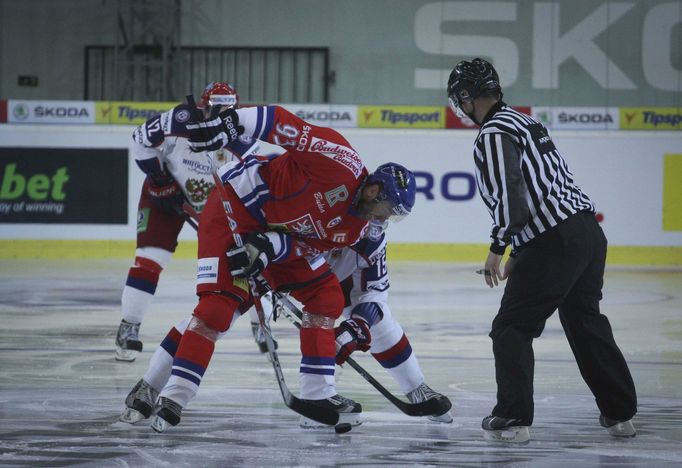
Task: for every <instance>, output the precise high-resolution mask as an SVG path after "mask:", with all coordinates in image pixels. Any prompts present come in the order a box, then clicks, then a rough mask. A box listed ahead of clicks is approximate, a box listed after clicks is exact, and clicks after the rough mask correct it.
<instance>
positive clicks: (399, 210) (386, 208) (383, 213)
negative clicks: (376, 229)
mask: <svg viewBox="0 0 682 468" xmlns="http://www.w3.org/2000/svg"><path fill="white" fill-rule="evenodd" d="M409 214H410V211H409V210H407V209H405V207H404V206H403V205H402V204H397V205H396V204H394V203H392V202H391V201H390V200H388V199H386V198H383V197H381V196H379V197H377V198H375V199H374V205H373V206H372V208H371V215H372V219H374V220H377V221H391V222H393V223H398V222H400V221H402V220H403V219H405V218H407V215H409Z"/></svg>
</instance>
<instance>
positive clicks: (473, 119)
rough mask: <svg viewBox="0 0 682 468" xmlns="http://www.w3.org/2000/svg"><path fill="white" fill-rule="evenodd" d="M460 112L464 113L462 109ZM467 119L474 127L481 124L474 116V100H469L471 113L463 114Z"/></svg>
mask: <svg viewBox="0 0 682 468" xmlns="http://www.w3.org/2000/svg"><path fill="white" fill-rule="evenodd" d="M462 112H464V109H462ZM464 113H465V114H466V116H467V117H469V118H470V119H471V120H472V122H474V123H475V124H476V125H478V126H480V125H481V122H479V121H478V120H476V117H474V115H475V114H476V104H475V103H474V100H473V99H472V100H471V112H464Z"/></svg>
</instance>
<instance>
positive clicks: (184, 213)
mask: <svg viewBox="0 0 682 468" xmlns="http://www.w3.org/2000/svg"><path fill="white" fill-rule="evenodd" d="M175 211H176V212H177V213H178V215H179V216H180V217H181V218H183V219H184V220H185V221H186V222H187V224H189V225H190V226H191V227H192V228H193V229H194V230H195V231H199V225H198V224H197V222H198V221H199V219H198V214H197V212H196V210H195V209H194V208H193V207H192V205H190V204H189V203H187V202H185V203H183V204H182V206H177V207H176V210H175Z"/></svg>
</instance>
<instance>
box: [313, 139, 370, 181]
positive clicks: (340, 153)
mask: <svg viewBox="0 0 682 468" xmlns="http://www.w3.org/2000/svg"><path fill="white" fill-rule="evenodd" d="M310 151H314V152H316V153H322V154H324V155H325V156H328V157H331V158H332V159H333V160H334V161H336V162H338V163H339V164H342V165H343V166H345V167H347V168H348V169H350V171H351V172H352V173H353V175H354V176H355V178H358V177H360V174H361V173H362V161H360V157H359V156H358V154H357V153H356V152H355V150H353V149H351V148H348V147H346V146H342V145H339V144H336V143H331V142H329V141H327V140H320V139H319V138H313V143H312V144H311V145H310Z"/></svg>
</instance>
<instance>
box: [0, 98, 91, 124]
mask: <svg viewBox="0 0 682 468" xmlns="http://www.w3.org/2000/svg"><path fill="white" fill-rule="evenodd" d="M7 122H8V123H32V124H91V123H95V103H94V102H91V101H23V100H17V99H10V100H8V101H7Z"/></svg>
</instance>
